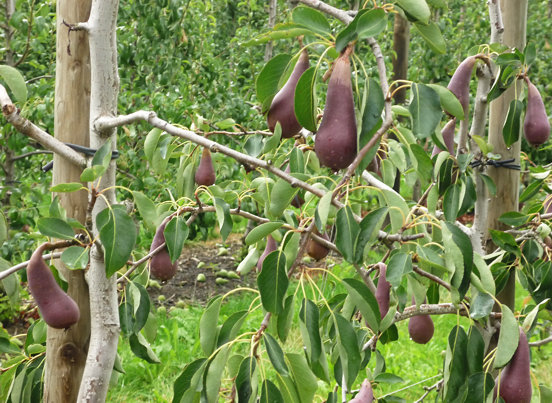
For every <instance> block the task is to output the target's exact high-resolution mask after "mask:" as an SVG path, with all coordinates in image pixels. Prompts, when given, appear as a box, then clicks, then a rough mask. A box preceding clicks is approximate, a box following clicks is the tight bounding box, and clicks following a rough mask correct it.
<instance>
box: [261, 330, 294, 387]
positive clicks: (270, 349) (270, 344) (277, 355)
mask: <svg viewBox="0 0 552 403" xmlns="http://www.w3.org/2000/svg"><path fill="white" fill-rule="evenodd" d="M263 337H264V340H265V346H266V352H267V353H268V358H269V359H270V362H271V363H272V366H273V367H274V369H275V370H276V371H277V372H278V373H279V374H281V375H283V376H287V375H289V372H288V371H289V370H288V367H287V365H286V361H285V358H284V352H283V351H282V347H280V344H279V343H278V341H276V339H275V338H274V337H272V336H271V335H270V334H269V333H264V335H263Z"/></svg>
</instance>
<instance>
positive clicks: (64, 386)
mask: <svg viewBox="0 0 552 403" xmlns="http://www.w3.org/2000/svg"><path fill="white" fill-rule="evenodd" d="M90 4H91V1H90V0H78V1H69V0H59V1H58V3H57V33H58V35H57V39H56V89H55V90H56V93H55V107H54V108H55V117H54V132H55V137H56V138H57V139H58V140H60V141H62V142H69V143H73V144H79V145H83V146H88V137H89V134H88V126H89V123H88V115H89V111H90V55H89V49H88V37H87V35H86V33H85V32H71V33H70V35H68V34H67V31H68V27H67V26H65V25H63V23H62V22H63V21H67V22H70V23H77V22H82V21H86V20H87V19H88V16H89V13H90ZM69 40H70V41H71V45H70V48H71V54H69V53H68V50H67V47H68V45H69ZM81 173H82V169H81V168H79V167H77V166H75V165H74V164H72V163H71V162H69V161H68V160H67V159H65V158H63V157H60V156H59V155H57V154H54V168H53V179H52V185H56V184H59V183H68V182H78V181H79V178H80V174H81ZM58 196H59V198H60V204H61V206H62V207H63V208H65V209H66V211H67V215H68V216H69V217H73V218H75V219H77V220H79V222H81V223H82V224H84V223H85V220H86V208H87V205H88V198H87V194H86V192H73V193H59V194H58ZM56 262H57V263H56V266H57V269H58V270H60V271H61V272H62V273H63V275H64V277H65V278H66V279H67V281H68V283H69V288H68V290H67V291H68V292H67V293H68V294H69V296H71V298H73V300H75V302H77V305H78V306H79V310H80V313H81V316H80V319H79V321H78V322H77V324H76V325H73V326H71V327H70V328H69V329H68V330H60V329H53V328H48V336H47V341H46V351H47V354H46V369H45V376H44V401H45V402H52V403H54V402H56V403H58V402H74V401H76V400H77V394H78V391H79V387H80V383H81V379H82V374H83V371H84V365H85V362H86V354H87V352H88V341H89V339H90V305H89V304H90V302H89V295H88V285H87V283H86V280H85V278H84V271H83V270H67V269H66V268H65V267H64V265H63V264H62V263H61V260H57V261H56Z"/></svg>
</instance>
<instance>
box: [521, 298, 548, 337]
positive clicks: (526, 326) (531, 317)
mask: <svg viewBox="0 0 552 403" xmlns="http://www.w3.org/2000/svg"><path fill="white" fill-rule="evenodd" d="M549 301H550V298H546V299H545V300H544V301H541V302H540V303H539V304H538V305H537V306H536V307H534V308H533V309H531V312H529V313H528V314H527V316H526V317H525V320H524V321H523V327H522V329H523V331H524V332H525V333H529V331H530V330H531V328H532V327H533V324H534V323H535V321H536V319H537V316H538V314H539V312H540V311H542V310H543V309H544V308H546V305H547V304H548V302H549Z"/></svg>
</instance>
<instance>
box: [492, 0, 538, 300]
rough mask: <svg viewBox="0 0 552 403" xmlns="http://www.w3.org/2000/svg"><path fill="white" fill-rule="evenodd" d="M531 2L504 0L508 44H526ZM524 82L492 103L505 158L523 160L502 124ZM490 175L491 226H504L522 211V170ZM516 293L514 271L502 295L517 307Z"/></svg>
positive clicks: (497, 146)
mask: <svg viewBox="0 0 552 403" xmlns="http://www.w3.org/2000/svg"><path fill="white" fill-rule="evenodd" d="M527 3H528V0H501V3H500V6H501V10H502V19H503V22H504V39H503V40H504V44H505V45H507V46H509V47H516V48H518V49H519V50H520V51H523V49H524V48H525V34H526V27H527ZM520 89H521V84H519V85H517V88H515V87H514V86H512V87H511V88H509V89H508V90H507V91H506V92H505V93H504V94H502V95H501V96H500V97H499V98H498V99H496V100H494V101H493V102H491V104H490V118H489V143H490V144H491V145H492V146H493V148H494V151H493V152H494V153H495V154H500V155H501V159H503V160H505V159H510V158H514V159H515V161H516V163H517V164H519V156H520V149H521V141H518V142H516V143H515V144H513V145H512V146H511V147H510V148H507V147H506V145H505V144H504V140H503V138H502V128H503V126H504V121H505V119H506V115H507V114H508V107H509V105H510V102H511V101H512V100H513V99H514V97H515V95H516V94H519V92H520ZM487 173H488V175H489V176H490V177H491V179H492V180H493V181H494V183H495V184H496V195H495V196H494V197H492V198H491V199H490V200H489V208H488V216H487V228H489V229H501V228H503V226H502V225H501V224H500V223H499V221H498V218H499V217H500V216H501V215H502V214H504V213H506V212H508V211H518V201H519V171H516V170H512V169H506V168H494V167H489V168H488V171H487ZM514 297H515V272H512V274H511V275H510V279H509V281H508V284H507V285H506V287H505V288H504V290H503V292H502V293H500V294H499V295H498V299H499V300H500V301H501V302H503V303H505V304H507V305H508V306H509V307H510V308H512V309H513V307H514Z"/></svg>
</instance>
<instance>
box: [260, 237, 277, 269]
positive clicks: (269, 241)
mask: <svg viewBox="0 0 552 403" xmlns="http://www.w3.org/2000/svg"><path fill="white" fill-rule="evenodd" d="M276 249H278V244H277V243H276V241H275V240H274V238H272V235H269V236H268V237H267V238H266V246H265V250H264V252H263V253H262V254H261V257H260V258H259V260H258V261H257V272H260V271H261V270H262V268H263V262H264V260H265V258H266V257H267V256H268V254H269V253H271V252H274V251H275V250H276Z"/></svg>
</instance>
